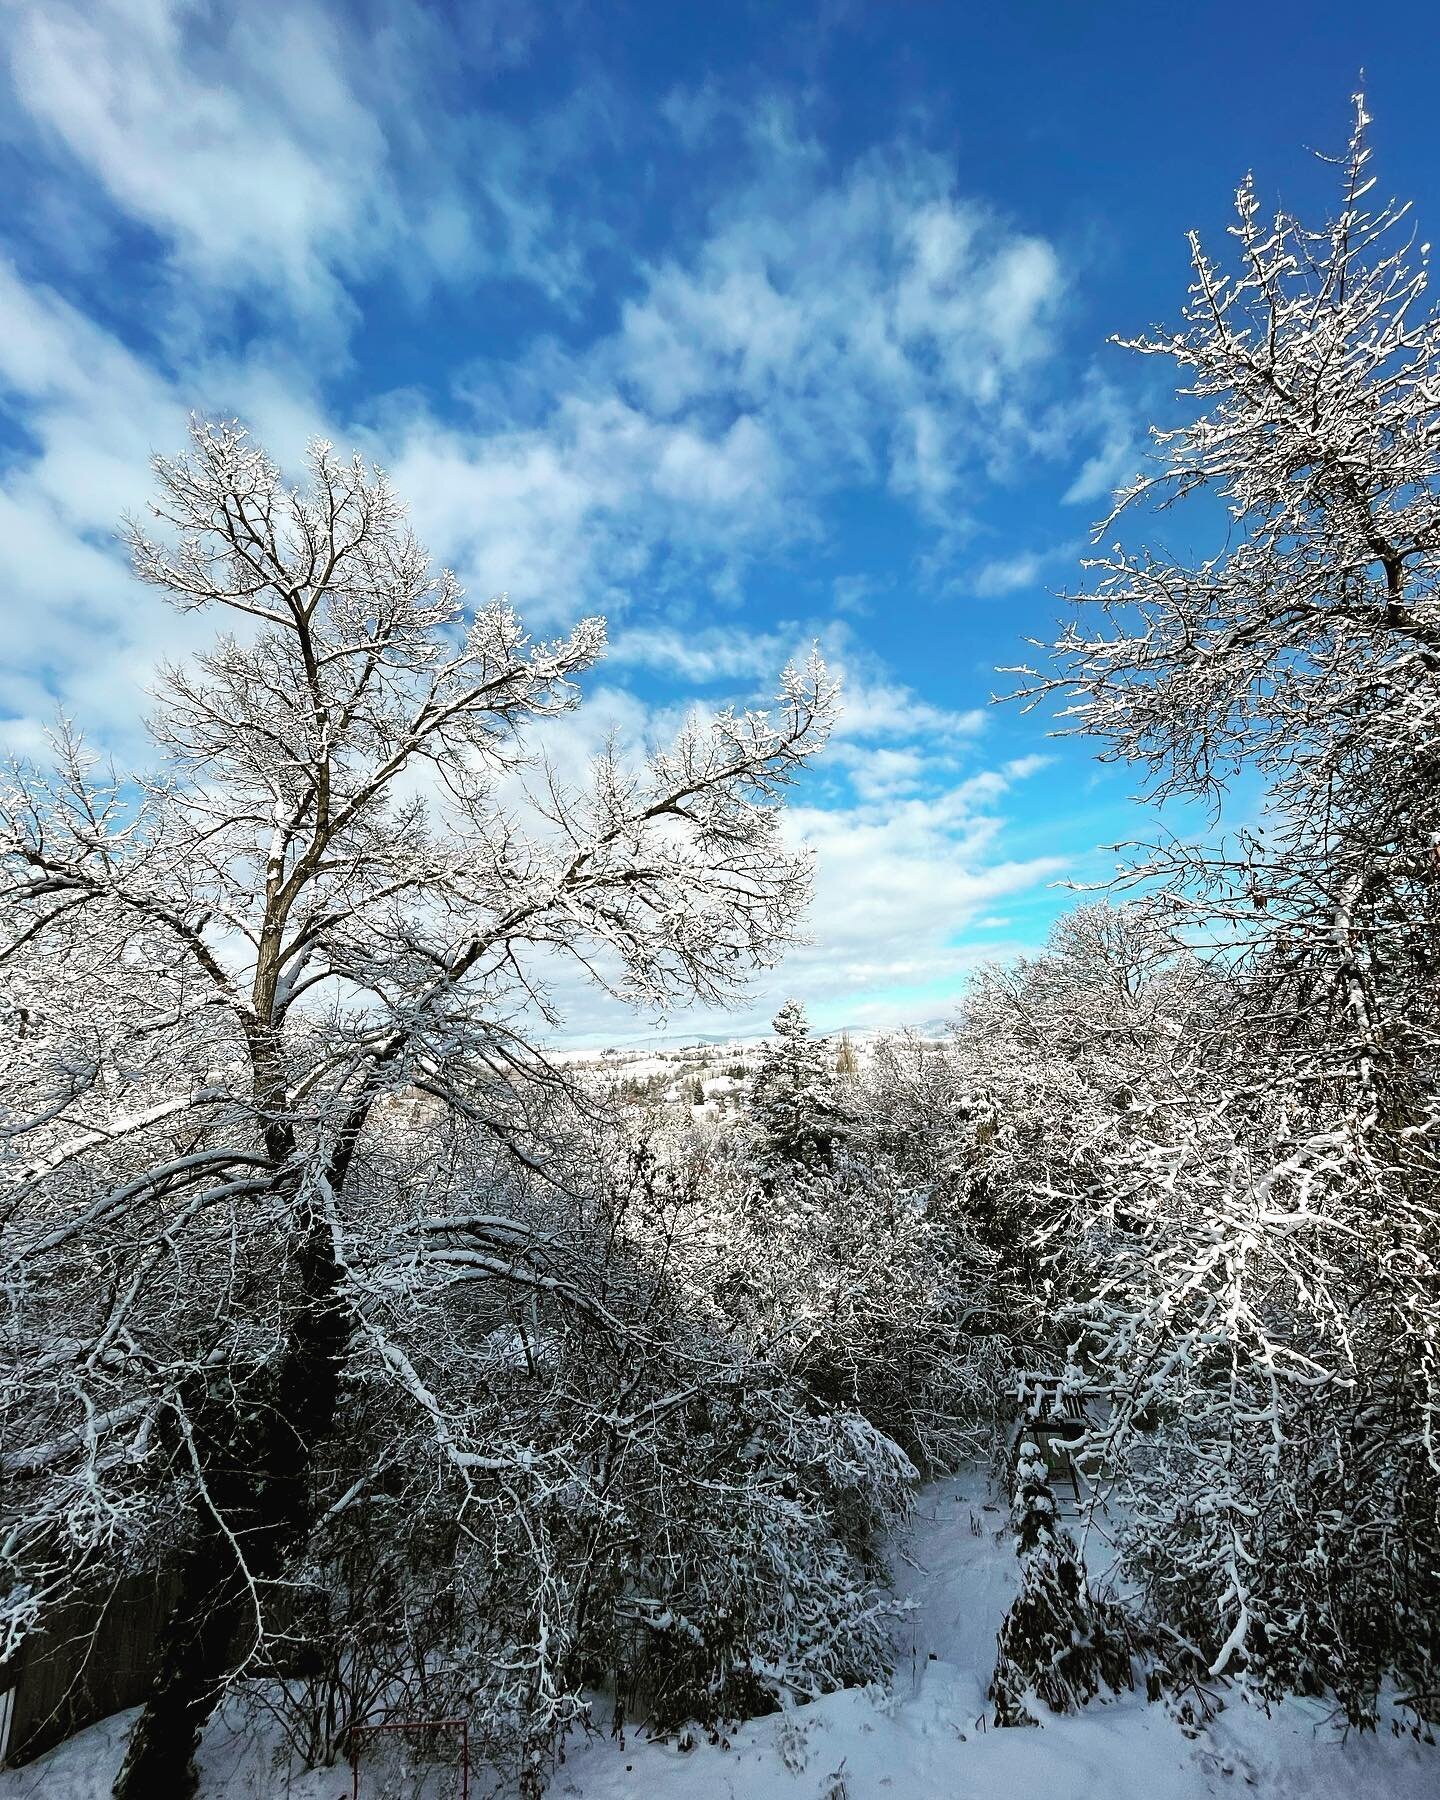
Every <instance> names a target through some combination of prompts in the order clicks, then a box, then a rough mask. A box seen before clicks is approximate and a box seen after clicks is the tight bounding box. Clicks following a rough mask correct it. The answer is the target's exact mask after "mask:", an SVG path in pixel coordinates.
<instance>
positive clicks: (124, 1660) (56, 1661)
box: [0, 1572, 178, 1768]
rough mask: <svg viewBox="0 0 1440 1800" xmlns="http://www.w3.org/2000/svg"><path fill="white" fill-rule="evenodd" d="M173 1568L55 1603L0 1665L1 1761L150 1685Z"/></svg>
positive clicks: (24, 1758)
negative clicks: (82, 1597)
mask: <svg viewBox="0 0 1440 1800" xmlns="http://www.w3.org/2000/svg"><path fill="white" fill-rule="evenodd" d="M177 1592H178V1585H177V1580H176V1577H175V1576H174V1575H171V1574H165V1573H156V1572H151V1573H147V1574H140V1575H125V1576H122V1577H121V1578H120V1579H119V1580H118V1581H117V1582H116V1583H115V1584H114V1586H113V1587H111V1588H109V1589H108V1590H107V1591H106V1592H104V1593H103V1594H98V1595H96V1596H94V1597H93V1598H91V1599H89V1600H76V1601H73V1602H72V1603H70V1604H69V1605H67V1606H63V1607H57V1608H55V1609H54V1611H53V1613H52V1614H51V1615H50V1616H49V1619H48V1621H47V1624H46V1627H45V1629H44V1630H43V1631H36V1632H32V1633H31V1635H30V1636H29V1637H27V1638H26V1639H25V1641H24V1643H23V1644H22V1645H21V1646H20V1650H19V1653H18V1655H16V1656H15V1657H14V1658H13V1659H12V1661H10V1662H8V1663H6V1664H4V1665H3V1666H0V1768H13V1767H14V1766H15V1765H17V1764H19V1763H25V1762H29V1761H31V1759H32V1758H34V1757H37V1756H40V1755H41V1754H42V1753H43V1752H44V1751H46V1750H49V1749H52V1748H53V1747H54V1746H55V1745H56V1744H58V1743H60V1742H61V1741H62V1740H63V1739H65V1738H67V1737H70V1736H71V1735H72V1734H73V1733H74V1732H77V1731H80V1730H82V1729H83V1728H84V1727H85V1726H86V1725H92V1724H94V1722H95V1721H96V1720H97V1719H103V1718H105V1717H106V1716H107V1715H108V1714H110V1713H113V1712H120V1711H122V1710H123V1709H124V1708H125V1707H127V1706H138V1705H139V1704H140V1702H141V1701H142V1700H144V1699H145V1698H146V1696H147V1695H148V1694H149V1692H150V1683H151V1680H152V1678H153V1676H154V1673H155V1658H156V1655H157V1652H158V1650H159V1644H160V1634H161V1632H162V1630H163V1629H164V1626H165V1621H166V1619H167V1618H168V1617H169V1615H170V1609H171V1608H172V1607H173V1605H174V1604H175V1600H176V1596H177Z"/></svg>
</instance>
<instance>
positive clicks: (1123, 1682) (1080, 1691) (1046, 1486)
mask: <svg viewBox="0 0 1440 1800" xmlns="http://www.w3.org/2000/svg"><path fill="white" fill-rule="evenodd" d="M1010 1510H1011V1520H1012V1522H1013V1524H1014V1527H1015V1554H1016V1555H1017V1556H1018V1557H1019V1559H1020V1590H1019V1592H1018V1593H1017V1594H1016V1596H1015V1598H1014V1600H1013V1601H1012V1602H1011V1603H1010V1609H1009V1611H1008V1612H1007V1613H1006V1615H1005V1618H1004V1621H1003V1623H1002V1624H1001V1626H1000V1638H999V1644H998V1649H997V1654H996V1660H995V1674H994V1677H993V1679H992V1681H991V1684H990V1698H991V1699H992V1700H993V1701H994V1702H995V1723H996V1724H997V1725H1038V1724H1040V1723H1041V1721H1040V1720H1039V1719H1037V1718H1036V1716H1035V1710H1034V1709H1035V1704H1036V1702H1037V1701H1038V1702H1039V1703H1040V1704H1042V1705H1043V1706H1045V1707H1048V1708H1049V1710H1050V1711H1051V1712H1056V1713H1065V1712H1073V1711H1075V1709H1076V1708H1077V1707H1081V1706H1084V1705H1086V1703H1087V1702H1088V1701H1090V1700H1093V1699H1094V1698H1095V1696H1096V1695H1097V1694H1098V1693H1099V1692H1100V1690H1101V1688H1102V1687H1109V1688H1112V1689H1118V1688H1121V1687H1128V1686H1129V1685H1130V1648H1129V1643H1128V1641H1127V1637H1126V1633H1125V1630H1124V1626H1123V1624H1122V1622H1121V1620H1120V1618H1119V1615H1118V1613H1117V1611H1116V1609H1115V1608H1114V1607H1113V1606H1110V1605H1107V1604H1105V1603H1103V1602H1100V1601H1097V1600H1096V1599H1095V1598H1094V1597H1093V1596H1092V1594H1091V1592H1090V1584H1089V1580H1088V1578H1087V1576H1086V1573H1085V1564H1084V1562H1083V1560H1082V1559H1081V1556H1080V1552H1079V1550H1078V1549H1077V1548H1076V1546H1075V1542H1074V1540H1073V1539H1072V1538H1071V1536H1070V1534H1069V1533H1068V1532H1067V1531H1065V1530H1064V1528H1063V1527H1062V1526H1061V1525H1060V1524H1059V1522H1058V1517H1057V1513H1056V1508H1055V1495H1054V1493H1053V1492H1052V1491H1051V1488H1050V1477H1049V1473H1048V1471H1047V1470H1046V1467H1045V1458H1044V1457H1043V1456H1042V1455H1041V1454H1040V1451H1039V1449H1038V1448H1037V1447H1036V1445H1035V1444H1034V1443H1033V1442H1032V1441H1031V1440H1030V1439H1028V1438H1027V1439H1026V1440H1025V1441H1024V1442H1022V1443H1021V1445H1020V1449H1019V1453H1018V1455H1017V1458H1016V1465H1015V1489H1014V1499H1013V1502H1012V1505H1011V1509H1010Z"/></svg>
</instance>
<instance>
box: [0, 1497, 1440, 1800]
mask: <svg viewBox="0 0 1440 1800" xmlns="http://www.w3.org/2000/svg"><path fill="white" fill-rule="evenodd" d="M1015 1574H1016V1563H1015V1557H1014V1554H1013V1552H1012V1550H1011V1547H1010V1535H1009V1531H1008V1529H1007V1523H1006V1516H1005V1513H1004V1511H1003V1510H1002V1509H1001V1508H1000V1507H998V1506H996V1505H994V1504H993V1502H990V1501H989V1499H988V1496H987V1494H986V1491H985V1486H984V1482H983V1479H981V1478H980V1477H979V1476H978V1475H974V1474H971V1475H967V1476H962V1477H960V1478H958V1479H956V1480H953V1481H947V1482H941V1483H939V1484H937V1485H936V1486H934V1487H930V1488H927V1489H926V1490H925V1492H924V1494H923V1495H922V1496H921V1505H920V1509H919V1513H918V1515H917V1518H916V1522H915V1529H914V1533H913V1539H912V1544H911V1550H910V1562H909V1563H908V1564H906V1563H902V1565H901V1566H900V1568H899V1570H898V1586H899V1588H900V1591H901V1592H902V1594H905V1595H906V1596H907V1597H909V1598H910V1599H911V1600H913V1602H914V1610H913V1612H912V1613H911V1615H910V1617H909V1619H908V1620H907V1622H906V1628H905V1631H904V1634H903V1636H904V1644H903V1653H902V1655H901V1658H900V1661H899V1664H898V1666H897V1669H896V1672H895V1679H894V1681H893V1682H892V1684H891V1685H890V1688H889V1689H888V1691H885V1692H880V1691H875V1690H859V1691H854V1692H849V1693H843V1694H831V1695H828V1696H827V1697H826V1698H825V1699H823V1700H820V1701H818V1702H816V1703H815V1704H814V1705H813V1706H808V1707H804V1708H802V1709H799V1710H798V1711H795V1712H793V1713H791V1714H790V1715H789V1716H788V1717H776V1718H769V1719H759V1720H755V1721H754V1722H752V1723H751V1724H748V1725H745V1726H742V1727H741V1728H740V1729H739V1730H737V1731H736V1732H735V1733H734V1734H733V1736H732V1738H731V1741H730V1746H729V1748H728V1749H722V1748H721V1747H720V1746H718V1745H712V1744H708V1743H705V1742H703V1741H702V1742H701V1743H699V1744H698V1745H697V1746H696V1748H695V1749H693V1750H690V1751H682V1750H679V1749H677V1748H676V1747H675V1746H674V1745H669V1744H652V1743H649V1742H647V1741H646V1740H645V1739H644V1737H643V1735H640V1736H636V1735H634V1734H632V1735H630V1737H629V1738H628V1741H627V1743H626V1744H625V1746H624V1747H623V1748H622V1747H621V1746H620V1745H619V1744H618V1743H617V1742H615V1741H614V1740H612V1739H610V1738H608V1737H606V1736H602V1735H597V1736H596V1737H594V1738H592V1739H590V1740H589V1741H587V1742H582V1743H578V1744H576V1745H574V1746H573V1747H572V1749H571V1752H570V1755H569V1757H568V1758H567V1760H566V1762H565V1763H564V1764H563V1765H562V1766H561V1767H560V1768H559V1769H558V1770H557V1771H556V1779H555V1783H554V1786H553V1788H552V1790H551V1792H552V1794H553V1795H555V1796H557V1797H564V1800H622V1797H623V1800H1200V1797H1201V1796H1208V1795H1227V1794H1228V1795H1232V1796H1234V1797H1235V1800H1243V1797H1245V1796H1251V1795H1253V1796H1255V1800H1436V1796H1437V1795H1440V1749H1434V1748H1431V1747H1428V1746H1424V1745H1417V1744H1415V1743H1413V1742H1412V1741H1411V1740H1410V1739H1408V1738H1403V1739H1398V1740H1397V1739H1394V1738H1391V1737H1389V1736H1388V1735H1387V1736H1383V1737H1375V1736H1371V1737H1367V1738H1364V1739H1360V1738H1358V1737H1356V1736H1355V1735H1354V1734H1352V1735H1351V1737H1350V1739H1349V1741H1348V1742H1343V1743H1342V1742H1341V1741H1339V1737H1338V1734H1337V1732H1336V1730H1335V1728H1334V1726H1333V1725H1332V1724H1331V1722H1330V1719H1329V1709H1328V1708H1326V1707H1323V1706H1320V1705H1317V1704H1315V1703H1312V1702H1308V1701H1301V1700H1294V1701H1289V1702H1287V1703H1286V1704H1285V1705H1284V1706H1283V1707H1279V1708H1276V1709H1275V1711H1274V1713H1273V1715H1272V1717H1270V1718H1268V1719H1267V1718H1266V1717H1265V1715H1264V1714H1263V1713H1260V1712H1257V1711H1255V1710H1254V1709H1252V1708H1250V1707H1247V1706H1245V1705H1244V1704H1243V1703H1242V1702H1240V1701H1238V1700H1237V1701H1233V1702H1232V1703H1231V1704H1230V1705H1229V1706H1228V1707H1227V1708H1226V1710H1225V1711H1224V1712H1223V1713H1222V1714H1220V1715H1219V1716H1218V1717H1217V1718H1216V1719H1215V1721H1214V1722H1213V1724H1212V1725H1210V1726H1209V1727H1208V1728H1207V1729H1206V1730H1205V1731H1204V1732H1203V1733H1202V1734H1201V1735H1200V1736H1199V1737H1198V1738H1196V1739H1193V1740H1191V1739H1188V1738H1186V1737H1185V1735H1184V1734H1183V1733H1182V1732H1181V1730H1180V1729H1179V1727H1178V1725H1177V1724H1176V1723H1175V1721H1174V1720H1173V1719H1172V1718H1171V1716H1170V1715H1169V1713H1168V1712H1167V1711H1166V1710H1165V1709H1164V1707H1161V1706H1148V1705H1147V1704H1146V1703H1145V1701H1144V1698H1143V1696H1140V1695H1125V1696H1123V1697H1121V1698H1120V1699H1118V1700H1116V1701H1114V1702H1111V1703H1109V1704H1105V1705H1094V1706H1091V1707H1090V1708H1089V1709H1088V1710H1087V1711H1086V1712H1084V1713H1082V1714H1080V1715H1079V1716H1078V1717H1074V1718H1065V1719H1054V1720H1051V1721H1050V1722H1049V1723H1047V1724H1046V1725H1045V1726H1044V1728H1043V1729H1040V1730H1010V1731H997V1730H995V1729H994V1728H993V1727H991V1726H990V1725H989V1717H990V1709H989V1707H988V1705H987V1703H986V1700H985V1688H986V1685H987V1683H988V1681H989V1679H990V1673H991V1668H992V1666H993V1663H994V1656H995V1634H996V1632H997V1631H998V1629H999V1626H1000V1620H1001V1617H1002V1616H1003V1614H1004V1611H1005V1608H1006V1605H1007V1604H1008V1602H1009V1598H1010V1595H1011V1593H1012V1592H1013V1589H1014V1583H1015ZM131 1716H132V1715H130V1714H122V1715H119V1716H118V1717H117V1718H115V1719H110V1720H106V1721H105V1722H104V1723H103V1724H101V1725H97V1726H95V1727H94V1728H93V1729H92V1730H90V1731H87V1732H82V1733H81V1734H80V1735H79V1736H78V1737H76V1738H74V1739H72V1740H71V1741H70V1742H69V1743H68V1744H63V1745H61V1747H60V1748H59V1749H58V1750H56V1751H55V1752H53V1753H52V1754H51V1755H50V1756H48V1757H44V1758H42V1759H41V1760H40V1761H39V1762H37V1763H34V1764H32V1765H30V1766H29V1767H28V1768H25V1769H18V1770H15V1771H13V1772H11V1773H9V1774H0V1800H108V1796H109V1791H110V1781H111V1779H112V1777H113V1774H114V1771H115V1768H116V1766H117V1764H118V1762H119V1756H120V1749H121V1746H122V1744H123V1739H124V1732H125V1729H126V1727H127V1726H128V1724H129V1720H130V1717H131ZM202 1765H203V1768H204V1780H203V1783H202V1788H201V1793H202V1797H203V1800H283V1797H289V1800H340V1797H341V1796H342V1795H345V1796H348V1794H349V1780H348V1776H347V1775H346V1774H345V1772H344V1771H340V1770H334V1769H321V1770H315V1771H312V1772H311V1773H309V1774H305V1775H299V1776H295V1777H293V1778H291V1777H288V1776H287V1775H286V1774H285V1772H284V1771H283V1769H280V1770H277V1769H275V1768H274V1767H273V1766H272V1764H271V1761H270V1758H269V1756H268V1755H267V1754H266V1746H265V1744H264V1742H263V1740H259V1739H257V1738H250V1739H249V1740H236V1739H235V1738H233V1737H231V1738H227V1737H226V1734H225V1733H224V1732H223V1731H222V1730H219V1729H216V1730H212V1732H210V1733H209V1734H207V1740H206V1744H205V1749H204V1754H203V1757H202ZM458 1791H459V1783H458V1780H456V1779H455V1778H453V1777H451V1776H448V1775H446V1774H444V1773H437V1776H436V1778H435V1779H434V1780H433V1781H432V1782H431V1783H430V1784H428V1795H429V1800H450V1796H451V1795H454V1794H458ZM483 1791H484V1790H483V1788H482V1787H481V1786H480V1785H479V1784H477V1785H476V1787H475V1788H474V1789H473V1790H472V1792H473V1793H474V1795H475V1800H479V1796H480V1794H481V1793H482V1792H483ZM364 1792H365V1790H364V1789H363V1788H362V1794H363V1793H364ZM156 1800H164V1797H163V1796H156ZM373 1800H379V1796H378V1795H376V1796H374V1797H373Z"/></svg>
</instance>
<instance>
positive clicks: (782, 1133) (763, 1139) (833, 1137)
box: [747, 1000, 851, 1190]
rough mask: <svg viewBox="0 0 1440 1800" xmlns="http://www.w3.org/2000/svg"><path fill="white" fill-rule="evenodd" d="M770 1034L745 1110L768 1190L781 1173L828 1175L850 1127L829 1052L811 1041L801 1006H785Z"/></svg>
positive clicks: (792, 1002) (821, 1042)
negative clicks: (823, 1172)
mask: <svg viewBox="0 0 1440 1800" xmlns="http://www.w3.org/2000/svg"><path fill="white" fill-rule="evenodd" d="M774 1030H775V1041H774V1043H773V1044H766V1045H765V1046H764V1048H763V1049H762V1050H761V1052H760V1067H759V1069H758V1070H757V1071H756V1075H755V1080H754V1083H753V1085H752V1087H751V1090H750V1101H749V1106H748V1108H747V1110H748V1113H749V1116H750V1121H751V1124H752V1126H753V1128H754V1131H755V1134H756V1139H757V1145H756V1148H757V1153H758V1160H759V1163H760V1167H761V1171H762V1177H763V1179H764V1181H765V1185H766V1187H767V1190H768V1189H770V1188H772V1187H773V1185H774V1182H775V1180H776V1178H777V1177H778V1176H779V1175H780V1174H781V1173H782V1172H785V1171H794V1170H797V1169H808V1170H816V1171H818V1170H824V1169H829V1168H830V1167H831V1166H832V1165H833V1163H834V1160H835V1153H836V1151H837V1149H838V1148H839V1146H840V1145H841V1144H842V1143H843V1142H844V1141H845V1138H846V1136H847V1134H848V1131H849V1127H850V1123H851V1120H850V1116H849V1112H848V1109H847V1107H846V1105H845V1102H844V1100H843V1098H842V1096H841V1094H840V1086H839V1082H838V1080H837V1077H836V1073H835V1069H834V1066H833V1058H832V1056H831V1054H830V1051H829V1048H828V1046H827V1045H826V1043H825V1040H824V1039H823V1038H813V1037H811V1035H810V1022H809V1020H808V1019H807V1018H806V1016H805V1008H804V1006H803V1005H802V1004H801V1003H800V1001H798V1000H787V1001H786V1002H785V1004H784V1005H783V1006H782V1007H781V1008H780V1010H779V1012H778V1013H777V1014H776V1015H775V1022H774Z"/></svg>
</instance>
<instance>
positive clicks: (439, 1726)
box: [350, 1719, 470, 1800]
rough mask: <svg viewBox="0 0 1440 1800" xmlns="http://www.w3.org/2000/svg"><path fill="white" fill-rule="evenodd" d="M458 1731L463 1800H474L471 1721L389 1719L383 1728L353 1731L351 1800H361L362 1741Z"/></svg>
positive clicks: (351, 1744) (375, 1727) (366, 1726)
mask: <svg viewBox="0 0 1440 1800" xmlns="http://www.w3.org/2000/svg"><path fill="white" fill-rule="evenodd" d="M406 1731H458V1732H459V1733H460V1800H470V1721H469V1720H468V1719H387V1720H386V1722H385V1723H384V1724H383V1725H352V1726H351V1727H350V1800H360V1742H359V1740H360V1739H361V1738H367V1737H383V1736H384V1735H385V1734H386V1733H387V1732H406Z"/></svg>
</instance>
